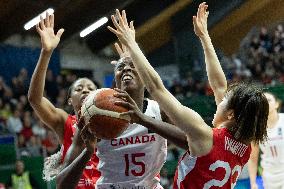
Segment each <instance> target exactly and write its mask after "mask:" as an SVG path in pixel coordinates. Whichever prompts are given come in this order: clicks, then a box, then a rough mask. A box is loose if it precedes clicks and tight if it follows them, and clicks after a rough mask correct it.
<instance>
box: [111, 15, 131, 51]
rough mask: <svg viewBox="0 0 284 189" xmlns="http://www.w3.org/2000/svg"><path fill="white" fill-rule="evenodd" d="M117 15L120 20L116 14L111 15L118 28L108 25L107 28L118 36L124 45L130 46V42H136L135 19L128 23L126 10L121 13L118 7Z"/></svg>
mask: <svg viewBox="0 0 284 189" xmlns="http://www.w3.org/2000/svg"><path fill="white" fill-rule="evenodd" d="M116 17H117V19H118V22H117V20H116V18H115V16H114V15H111V20H112V23H113V25H114V26H115V28H116V29H114V28H112V27H110V26H108V27H107V28H108V29H109V30H110V31H111V32H112V33H114V34H115V35H116V36H117V38H118V39H119V41H120V42H121V44H122V45H125V46H126V47H128V46H129V43H131V42H135V29H134V25H133V21H131V22H130V23H129V25H128V21H127V18H126V13H125V10H123V11H122V13H121V14H120V12H119V10H117V9H116Z"/></svg>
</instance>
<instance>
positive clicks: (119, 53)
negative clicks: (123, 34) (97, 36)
mask: <svg viewBox="0 0 284 189" xmlns="http://www.w3.org/2000/svg"><path fill="white" fill-rule="evenodd" d="M114 47H115V49H116V52H117V53H118V55H119V57H120V58H122V55H123V51H122V49H121V48H120V46H119V44H118V43H115V44H114Z"/></svg>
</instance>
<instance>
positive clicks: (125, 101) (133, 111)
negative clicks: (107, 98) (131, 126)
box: [114, 88, 145, 123]
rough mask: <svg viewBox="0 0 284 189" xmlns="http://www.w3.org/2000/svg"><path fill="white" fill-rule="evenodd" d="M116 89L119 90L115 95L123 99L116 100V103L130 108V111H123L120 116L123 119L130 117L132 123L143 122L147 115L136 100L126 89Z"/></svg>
mask: <svg viewBox="0 0 284 189" xmlns="http://www.w3.org/2000/svg"><path fill="white" fill-rule="evenodd" d="M114 90H115V91H116V92H117V93H116V94H115V95H114V96H115V97H117V98H120V99H121V101H116V102H115V105H118V106H122V107H125V108H126V109H128V110H129V111H128V112H124V113H121V114H120V117H121V118H122V119H124V118H125V119H128V118H130V122H131V123H141V122H142V121H143V118H144V116H145V115H144V114H143V113H142V112H141V110H140V109H139V108H138V106H137V104H136V103H135V101H134V100H133V99H132V98H131V97H130V96H129V94H128V93H127V92H126V91H123V90H121V89H117V88H115V89H114Z"/></svg>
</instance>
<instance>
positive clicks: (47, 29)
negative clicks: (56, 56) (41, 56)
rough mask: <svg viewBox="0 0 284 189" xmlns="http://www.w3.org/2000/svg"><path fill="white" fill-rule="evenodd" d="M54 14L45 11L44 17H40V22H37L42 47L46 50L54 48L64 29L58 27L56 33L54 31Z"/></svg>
mask: <svg viewBox="0 0 284 189" xmlns="http://www.w3.org/2000/svg"><path fill="white" fill-rule="evenodd" d="M53 28H54V15H49V14H48V13H46V18H45V19H43V18H42V17H40V22H39V23H38V24H37V26H36V29H37V32H38V33H39V35H40V38H41V44H42V48H43V49H44V50H46V51H52V50H53V49H55V48H56V47H57V45H58V43H59V41H60V37H61V35H62V34H63V32H64V29H60V30H59V31H58V32H57V34H55V33H54V29H53Z"/></svg>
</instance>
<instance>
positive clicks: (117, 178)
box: [96, 99, 167, 189]
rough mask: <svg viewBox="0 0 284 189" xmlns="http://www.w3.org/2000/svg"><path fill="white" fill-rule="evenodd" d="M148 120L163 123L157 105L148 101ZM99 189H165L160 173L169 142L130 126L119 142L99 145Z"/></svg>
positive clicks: (135, 126)
mask: <svg viewBox="0 0 284 189" xmlns="http://www.w3.org/2000/svg"><path fill="white" fill-rule="evenodd" d="M147 102H148V105H147V108H146V111H145V114H146V115H147V116H150V117H153V118H155V119H158V120H161V114H160V108H159V105H158V103H157V102H155V101H153V100H149V99H147ZM96 156H97V157H98V158H99V164H98V167H97V169H98V170H99V171H100V173H101V176H100V178H99V179H98V181H97V183H96V186H97V187H96V188H97V189H112V188H120V189H123V188H127V189H131V188H133V189H134V188H135V189H136V188H137V189H138V188H139V189H142V188H145V189H146V188H147V189H148V188H151V189H153V188H162V187H161V185H160V184H159V181H160V179H159V176H158V175H159V172H160V170H161V168H162V167H163V165H164V162H165V160H166V156H167V141H166V139H164V138H162V137H161V136H160V135H158V134H156V133H152V132H151V131H150V130H148V129H147V128H146V127H144V126H142V125H139V124H130V125H129V127H128V128H127V130H125V131H124V132H123V133H122V135H121V136H120V137H118V138H116V139H112V140H101V141H100V142H99V143H98V144H97V152H96Z"/></svg>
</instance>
